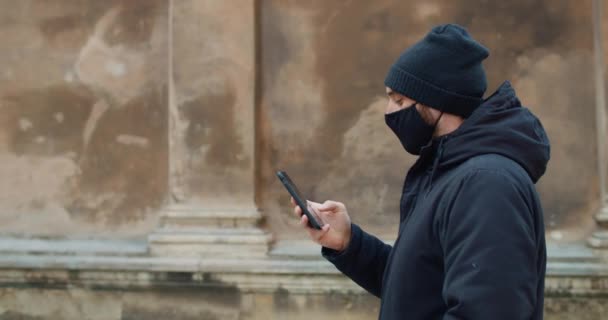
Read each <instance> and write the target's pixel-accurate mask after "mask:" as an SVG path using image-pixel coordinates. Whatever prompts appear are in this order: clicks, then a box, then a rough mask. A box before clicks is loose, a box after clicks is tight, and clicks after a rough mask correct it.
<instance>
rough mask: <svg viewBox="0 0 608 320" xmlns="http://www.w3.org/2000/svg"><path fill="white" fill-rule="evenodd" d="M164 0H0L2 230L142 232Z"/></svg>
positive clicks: (158, 117)
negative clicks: (0, 47) (0, 46)
mask: <svg viewBox="0 0 608 320" xmlns="http://www.w3.org/2000/svg"><path fill="white" fill-rule="evenodd" d="M167 17H168V10H167V1H164V0H134V1H131V0H128V1H127V0H122V1H118V0H113V1H60V0H53V1H36V0H25V1H0V26H1V27H0V43H1V44H2V50H0V51H1V52H0V70H1V74H0V123H1V124H2V125H1V126H0V164H1V165H0V232H2V233H3V234H7V233H10V234H18V235H33V236H72V235H80V236H82V235H87V236H88V235H99V234H103V235H104V236H110V235H114V234H118V235H131V234H142V233H146V232H147V231H148V230H151V229H152V228H153V227H154V226H155V225H156V219H155V217H156V211H157V209H158V208H159V207H160V206H161V205H162V203H163V201H164V199H165V198H166V190H167V168H168V166H167V48H168V46H167V38H168V37H167Z"/></svg>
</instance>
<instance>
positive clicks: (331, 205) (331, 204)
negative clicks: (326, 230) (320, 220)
mask: <svg viewBox="0 0 608 320" xmlns="http://www.w3.org/2000/svg"><path fill="white" fill-rule="evenodd" d="M340 205H341V203H340V202H336V201H331V200H327V201H325V202H323V204H322V205H321V206H320V207H319V210H320V211H334V210H336V209H337V208H339V207H340Z"/></svg>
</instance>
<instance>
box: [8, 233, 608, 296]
mask: <svg viewBox="0 0 608 320" xmlns="http://www.w3.org/2000/svg"><path fill="white" fill-rule="evenodd" d="M54 244H63V242H56V243H54ZM6 247H8V246H7V245H6V244H5V245H4V246H0V248H5V249H7V248H6ZM32 247H34V248H42V247H44V246H38V247H36V246H21V248H32ZM136 247H137V246H135V245H134V246H132V247H130V249H129V250H132V252H134V253H136V254H135V255H132V256H129V255H122V256H121V255H115V256H109V255H107V254H105V253H107V252H106V250H101V251H99V250H90V251H89V252H88V253H84V254H83V253H82V252H80V254H61V251H60V250H51V251H49V252H47V253H46V254H45V253H41V252H40V251H39V250H38V249H36V250H33V251H31V252H30V251H28V253H23V254H18V253H15V252H14V251H15V250H17V248H15V250H13V251H6V250H4V252H0V253H3V254H1V255H0V287H24V286H25V287H52V288H55V287H58V288H66V287H85V288H93V289H104V290H106V289H134V290H145V289H148V288H154V287H184V286H186V287H199V286H203V287H218V288H223V287H230V288H238V289H239V290H241V291H243V292H254V293H255V292H276V291H277V290H286V291H287V292H293V293H309V294H314V293H328V292H340V293H364V291H363V290H362V289H361V288H359V287H358V286H357V285H355V284H354V283H353V282H352V281H350V280H349V279H347V278H346V277H344V276H343V275H341V274H340V273H339V271H337V270H336V269H335V268H334V267H333V265H331V264H330V263H329V262H327V261H325V260H323V259H322V258H321V257H320V255H319V247H318V246H307V245H302V246H298V245H295V244H294V243H292V244H291V247H292V250H287V248H288V247H290V245H288V246H281V245H279V246H276V247H275V249H274V250H272V251H271V254H270V255H269V256H267V257H264V258H248V259H230V258H214V259H209V258H196V257H192V258H172V257H154V256H141V255H140V254H141V247H140V248H139V249H138V250H135V248H136ZM45 248H47V249H49V248H51V249H52V246H47V247H45ZM277 248H279V249H280V250H277ZM548 251H549V262H548V266H547V279H546V291H547V295H549V296H558V297H559V296H602V297H604V296H608V263H607V260H606V256H605V253H604V252H603V251H596V250H592V249H589V248H587V247H584V246H582V245H579V244H572V245H559V246H557V245H551V246H550V247H549V249H548ZM32 252H35V254H33V253H32ZM67 252H69V250H68V251H67ZM99 252H104V254H103V255H98V254H97V253H99Z"/></svg>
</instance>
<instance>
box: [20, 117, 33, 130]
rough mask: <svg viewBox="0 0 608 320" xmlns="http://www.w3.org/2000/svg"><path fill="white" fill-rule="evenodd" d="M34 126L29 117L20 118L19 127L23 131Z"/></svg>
mask: <svg viewBox="0 0 608 320" xmlns="http://www.w3.org/2000/svg"><path fill="white" fill-rule="evenodd" d="M33 126H34V125H33V124H32V122H31V121H30V120H29V119H28V118H20V119H19V129H21V131H28V130H29V129H31V128H32V127H33Z"/></svg>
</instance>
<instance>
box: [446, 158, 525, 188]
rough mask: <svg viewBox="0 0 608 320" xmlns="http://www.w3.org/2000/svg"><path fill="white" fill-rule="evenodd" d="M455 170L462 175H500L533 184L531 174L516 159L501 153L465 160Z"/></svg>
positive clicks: (518, 181) (513, 180) (514, 180)
mask: <svg viewBox="0 0 608 320" xmlns="http://www.w3.org/2000/svg"><path fill="white" fill-rule="evenodd" d="M455 170H457V171H459V172H460V174H461V175H469V174H478V175H479V174H481V175H499V176H502V177H504V178H505V179H508V180H511V182H516V183H526V184H528V183H529V184H533V183H532V180H531V178H530V176H529V175H528V173H527V172H526V170H524V168H523V167H522V166H521V165H520V164H518V163H517V162H516V161H514V160H512V159H510V158H508V157H505V156H503V155H500V154H495V153H491V154H483V155H478V156H475V157H472V158H470V159H469V160H467V161H465V162H463V163H462V164H461V165H460V166H458V167H457V168H456V169H455Z"/></svg>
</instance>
